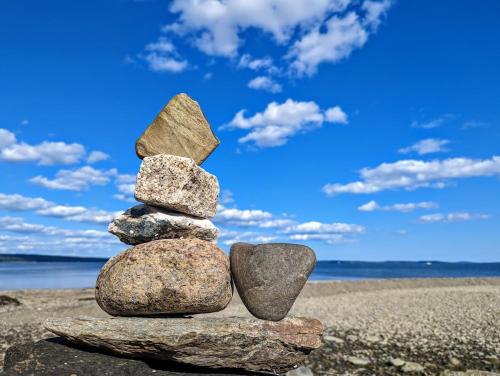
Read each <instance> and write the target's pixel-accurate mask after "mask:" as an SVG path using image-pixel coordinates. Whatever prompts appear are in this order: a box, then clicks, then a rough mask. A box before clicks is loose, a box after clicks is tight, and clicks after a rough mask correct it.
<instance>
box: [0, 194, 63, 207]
mask: <svg viewBox="0 0 500 376" xmlns="http://www.w3.org/2000/svg"><path fill="white" fill-rule="evenodd" d="M52 205H53V203H51V202H50V201H47V200H45V199H43V198H41V197H36V198H33V197H25V196H22V195H19V194H12V195H8V194H4V193H0V209H3V210H14V211H25V210H26V211H27V210H38V209H45V208H48V207H50V206H52Z"/></svg>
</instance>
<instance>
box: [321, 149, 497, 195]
mask: <svg viewBox="0 0 500 376" xmlns="http://www.w3.org/2000/svg"><path fill="white" fill-rule="evenodd" d="M360 175H361V180H358V181H354V182H351V183H347V184H340V183H334V184H326V185H325V186H324V187H323V191H324V192H325V193H326V194H327V195H328V196H334V195H337V194H341V193H354V194H367V193H376V192H381V191H385V190H398V189H406V190H413V189H417V188H423V187H427V188H443V187H445V186H446V184H447V183H448V182H449V181H451V180H457V179H466V178H473V177H480V176H500V156H493V157H491V158H490V159H471V158H449V159H444V160H434V161H421V160H412V159H410V160H401V161H397V162H392V163H382V164H380V165H379V166H377V167H375V168H363V169H361V171H360Z"/></svg>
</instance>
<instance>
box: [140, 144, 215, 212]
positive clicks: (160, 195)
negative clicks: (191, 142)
mask: <svg viewBox="0 0 500 376" xmlns="http://www.w3.org/2000/svg"><path fill="white" fill-rule="evenodd" d="M135 198H136V199H137V200H138V201H141V202H144V203H145V204H148V205H152V206H157V207H160V208H164V209H167V210H173V211H177V212H180V213H184V214H189V215H194V216H195V217H200V218H211V217H213V216H214V215H215V213H216V211H217V200H218V198H219V182H218V180H217V178H216V177H215V176H214V175H211V174H209V173H208V172H206V171H205V170H204V169H202V168H201V167H199V166H197V165H196V163H194V161H193V160H192V159H189V158H185V157H178V156H175V155H167V154H159V155H155V156H152V157H146V158H144V159H143V161H142V164H141V169H140V171H139V174H138V175H137V182H136V185H135Z"/></svg>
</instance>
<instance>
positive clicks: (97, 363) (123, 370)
mask: <svg viewBox="0 0 500 376" xmlns="http://www.w3.org/2000/svg"><path fill="white" fill-rule="evenodd" d="M0 375H2V376H13V375H24V376H26V375H33V376H70V375H79V376H125V375H130V376H132V375H133V376H146V375H151V376H155V375H157V376H183V375H190V376H202V375H203V376H212V375H213V376H215V375H237V372H234V371H231V372H223V373H221V372H217V373H215V372H214V373H211V372H207V369H206V368H200V367H189V366H186V365H183V364H178V363H172V362H170V363H169V362H159V361H144V360H139V359H127V358H120V357H117V356H114V355H111V354H102V353H99V352H95V350H92V349H87V348H78V347H75V346H74V345H73V344H71V343H70V342H68V341H66V340H64V339H62V338H51V339H48V340H41V341H38V342H35V343H26V344H22V345H16V346H13V347H10V348H9V349H8V350H7V354H6V358H5V369H4V372H0Z"/></svg>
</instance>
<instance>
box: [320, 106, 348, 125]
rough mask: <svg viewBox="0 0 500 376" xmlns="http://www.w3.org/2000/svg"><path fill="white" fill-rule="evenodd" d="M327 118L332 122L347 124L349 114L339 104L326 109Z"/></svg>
mask: <svg viewBox="0 0 500 376" xmlns="http://www.w3.org/2000/svg"><path fill="white" fill-rule="evenodd" d="M325 120H326V121H328V122H330V123H339V124H347V114H346V113H345V112H344V111H342V109H341V108H340V107H339V106H335V107H331V108H329V109H328V110H326V111H325Z"/></svg>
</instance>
